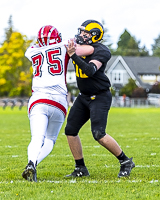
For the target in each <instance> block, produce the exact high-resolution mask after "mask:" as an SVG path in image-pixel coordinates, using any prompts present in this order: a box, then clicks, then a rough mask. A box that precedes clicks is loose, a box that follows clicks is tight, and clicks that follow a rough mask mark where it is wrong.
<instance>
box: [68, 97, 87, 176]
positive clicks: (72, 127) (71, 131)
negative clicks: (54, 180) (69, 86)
mask: <svg viewBox="0 0 160 200" xmlns="http://www.w3.org/2000/svg"><path fill="white" fill-rule="evenodd" d="M88 119H89V110H88V108H87V106H85V105H84V104H83V103H82V97H81V96H80V95H78V97H77V99H76V101H75V102H74V104H73V106H72V107H71V109H70V112H69V115H68V118H67V125H66V127H65V134H66V136H67V140H68V144H69V147H70V150H71V152H72V155H73V157H74V160H75V165H76V168H75V170H74V172H72V173H71V174H69V175H67V176H66V177H75V176H88V175H89V172H88V170H87V168H86V166H85V163H84V159H83V152H82V145H81V141H80V138H79V136H78V132H79V130H80V128H81V127H82V126H83V125H84V124H85V123H86V122H87V121H88Z"/></svg>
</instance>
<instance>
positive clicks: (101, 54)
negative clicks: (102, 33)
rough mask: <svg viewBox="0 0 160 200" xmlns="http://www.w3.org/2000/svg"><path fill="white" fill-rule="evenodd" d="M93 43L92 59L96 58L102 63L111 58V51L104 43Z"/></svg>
mask: <svg viewBox="0 0 160 200" xmlns="http://www.w3.org/2000/svg"><path fill="white" fill-rule="evenodd" d="M96 45H97V44H94V45H93V47H94V60H98V61H100V62H102V63H106V62H108V61H109V59H110V58H111V52H110V50H109V49H108V48H107V47H106V46H104V45H100V44H99V45H98V46H96Z"/></svg>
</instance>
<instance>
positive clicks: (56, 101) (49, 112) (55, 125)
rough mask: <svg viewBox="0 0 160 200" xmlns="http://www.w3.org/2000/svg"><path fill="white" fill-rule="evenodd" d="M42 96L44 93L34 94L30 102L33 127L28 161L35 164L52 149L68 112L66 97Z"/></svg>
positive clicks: (30, 116)
mask: <svg viewBox="0 0 160 200" xmlns="http://www.w3.org/2000/svg"><path fill="white" fill-rule="evenodd" d="M40 96H41V97H42V96H43V95H36V94H35V95H33V96H32V97H31V98H30V100H29V104H28V113H29V120H30V129H31V142H30V144H29V146H28V161H30V160H31V161H32V162H33V163H34V165H35V166H36V164H38V163H40V162H41V161H42V160H43V159H44V158H45V157H46V156H47V155H48V154H49V153H50V152H51V151H52V149H53V146H54V144H55V142H56V140H57V137H58V134H59V131H60V129H61V127H62V124H63V122H64V120H65V115H66V112H67V100H66V97H63V96H61V95H52V96H50V95H49V96H43V97H42V98H40ZM45 97H46V98H45Z"/></svg>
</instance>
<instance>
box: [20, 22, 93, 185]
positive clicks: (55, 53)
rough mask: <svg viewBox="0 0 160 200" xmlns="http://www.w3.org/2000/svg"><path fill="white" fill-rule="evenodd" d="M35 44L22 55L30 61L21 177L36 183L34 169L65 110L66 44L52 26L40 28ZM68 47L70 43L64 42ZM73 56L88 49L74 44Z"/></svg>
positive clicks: (48, 147)
mask: <svg viewBox="0 0 160 200" xmlns="http://www.w3.org/2000/svg"><path fill="white" fill-rule="evenodd" d="M37 41H38V44H36V45H33V46H31V47H29V48H28V49H27V51H26V53H25V56H26V57H27V58H28V59H29V60H30V61H31V62H32V67H33V80H32V96H31V97H30V99H29V103H28V116H29V120H30V129H31V142H30V144H29V146H28V164H27V166H26V168H25V170H24V171H23V173H22V177H23V178H24V179H26V180H28V181H35V182H37V174H36V166H37V165H38V164H39V163H40V162H41V161H42V160H43V159H44V158H45V157H46V156H47V155H48V154H49V153H50V152H51V151H52V149H53V146H54V144H55V142H56V139H57V137H58V134H59V131H60V129H61V127H62V124H63V122H64V120H65V116H66V113H67V109H68V103H67V87H66V72H67V66H68V61H69V56H68V54H67V53H66V47H65V45H66V43H65V42H62V38H61V34H60V33H59V32H58V30H57V29H56V28H55V27H54V26H50V25H47V26H43V27H42V28H41V29H40V30H39V32H38V37H37ZM68 44H70V43H69V42H68ZM76 49H77V54H78V55H79V56H85V55H89V54H92V53H93V48H92V47H88V46H87V47H86V48H85V45H84V46H83V47H82V45H79V46H78V45H77V46H76Z"/></svg>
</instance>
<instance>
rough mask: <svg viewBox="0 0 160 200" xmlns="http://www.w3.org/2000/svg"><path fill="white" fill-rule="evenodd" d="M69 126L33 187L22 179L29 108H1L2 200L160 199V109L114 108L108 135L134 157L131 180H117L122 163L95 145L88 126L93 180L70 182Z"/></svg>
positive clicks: (85, 139)
mask: <svg viewBox="0 0 160 200" xmlns="http://www.w3.org/2000/svg"><path fill="white" fill-rule="evenodd" d="M65 123H66V122H65ZM65 123H64V125H63V127H62V129H61V132H60V134H59V136H58V140H57V142H56V145H55V147H54V149H53V151H52V152H51V154H50V155H49V156H48V157H47V158H45V159H44V160H43V161H42V162H41V163H40V164H39V165H38V167H37V178H38V182H37V183H34V182H28V181H25V180H24V179H23V178H22V177H21V173H22V172H23V169H24V167H25V166H26V164H27V147H28V144H29V142H30V127H29V120H28V116H27V108H26V107H23V108H22V110H19V109H18V108H17V107H15V108H14V109H13V110H11V109H10V108H9V107H7V108H6V109H5V110H3V109H2V108H0V200H1V199H2V200H3V199H7V200H8V199H13V200H14V199H27V200H28V199H30V200H31V199H32V200H37V199H44V200H45V199H46V200H48V199H61V200H63V199H64V200H97V199H107V200H108V199H111V200H114V199H115V200H117V199H125V200H126V199H127V200H132V199H133V200H134V199H140V200H142V199H144V200H146V199H148V200H151V199H153V200H155V199H160V189H159V188H160V108H111V111H110V113H109V118H108V126H107V130H106V132H107V133H108V134H110V135H111V136H112V137H114V138H115V139H116V140H117V142H118V143H119V144H120V146H121V148H122V149H123V150H124V152H125V153H126V154H127V155H128V156H129V157H132V156H133V160H134V162H135V164H136V167H135V168H134V169H133V170H132V173H131V175H130V177H129V178H121V179H119V178H117V175H118V172H119V163H118V161H117V159H116V158H115V157H114V156H113V155H111V154H110V153H109V152H108V151H107V150H105V149H104V148H103V147H101V146H100V145H99V144H98V143H97V142H96V141H94V139H93V138H92V134H91V131H90V122H88V123H87V124H86V125H85V126H84V127H83V128H82V130H81V132H80V138H81V141H82V145H83V152H84V158H85V162H86V165H87V168H88V170H89V172H90V177H84V178H77V179H66V178H65V177H64V176H65V175H66V174H69V173H70V172H72V170H73V169H74V160H73V157H72V155H71V152H70V150H69V147H68V143H67V140H66V136H65V135H64V127H65Z"/></svg>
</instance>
